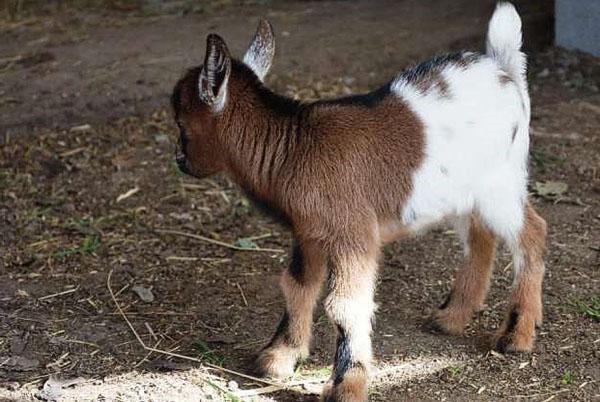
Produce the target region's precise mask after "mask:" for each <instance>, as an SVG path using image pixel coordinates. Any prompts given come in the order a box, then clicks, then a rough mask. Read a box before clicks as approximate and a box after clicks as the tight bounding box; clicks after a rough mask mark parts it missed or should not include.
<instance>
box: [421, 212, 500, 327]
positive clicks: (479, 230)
mask: <svg viewBox="0 0 600 402" xmlns="http://www.w3.org/2000/svg"><path fill="white" fill-rule="evenodd" d="M468 247H469V253H468V255H467V257H466V261H465V263H464V266H463V267H462V268H461V269H460V270H459V271H458V272H457V273H456V278H455V279H454V285H453V286H452V291H451V292H450V294H449V295H448V299H447V301H446V303H444V304H445V305H443V306H442V307H440V309H438V310H437V311H436V312H435V313H434V316H433V319H434V322H435V324H436V326H437V327H439V328H440V329H441V330H443V331H444V332H447V333H450V334H454V335H458V334H461V333H462V332H463V331H464V329H465V327H466V326H467V324H468V323H469V322H470V321H471V317H472V315H473V313H474V312H475V311H478V310H481V309H482V308H483V304H484V302H485V297H486V295H487V292H488V288H489V283H490V276H491V273H492V266H493V263H494V258H495V255H496V238H495V236H494V234H493V233H492V232H490V231H489V230H488V229H487V228H485V226H484V225H483V224H482V223H481V221H480V219H479V218H478V217H476V216H472V217H471V223H470V228H469V234H468Z"/></svg>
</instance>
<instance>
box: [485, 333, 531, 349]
mask: <svg viewBox="0 0 600 402" xmlns="http://www.w3.org/2000/svg"><path fill="white" fill-rule="evenodd" d="M533 340H534V336H533V335H524V334H517V333H514V332H513V333H506V332H503V333H501V334H499V335H497V336H496V338H495V340H494V350H496V351H497V352H500V353H504V354H507V353H527V352H531V350H532V349H533Z"/></svg>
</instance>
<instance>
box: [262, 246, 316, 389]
mask: <svg viewBox="0 0 600 402" xmlns="http://www.w3.org/2000/svg"><path fill="white" fill-rule="evenodd" d="M326 268H327V264H326V260H325V257H324V255H323V252H322V250H321V249H320V248H319V247H318V246H317V245H314V244H311V243H309V242H304V243H298V244H296V245H295V246H294V250H293V253H292V261H291V263H290V266H289V267H288V268H287V269H286V270H285V271H284V272H283V274H282V276H281V288H282V290H283V293H284V296H285V299H286V311H285V313H284V314H283V317H282V318H281V321H280V323H279V326H278V327H277V330H276V331H275V334H274V335H273V338H272V339H271V341H270V342H269V344H268V345H267V346H266V347H265V348H264V349H263V350H262V351H261V352H260V354H259V356H258V360H257V371H258V372H259V373H260V374H262V375H266V376H271V377H278V378H284V377H289V376H291V375H292V374H294V368H295V366H296V363H297V362H298V361H299V360H300V359H303V358H306V357H307V356H308V352H309V346H310V338H311V330H312V317H313V310H314V307H315V304H316V301H317V297H318V295H319V292H320V290H321V287H322V284H323V281H324V278H325V271H326Z"/></svg>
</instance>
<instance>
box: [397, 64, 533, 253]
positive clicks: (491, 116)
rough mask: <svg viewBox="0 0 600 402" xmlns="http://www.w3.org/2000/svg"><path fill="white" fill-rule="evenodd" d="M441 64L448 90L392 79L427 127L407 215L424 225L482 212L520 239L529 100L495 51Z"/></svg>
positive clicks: (505, 234) (506, 235)
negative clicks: (444, 92) (442, 91)
mask: <svg viewBox="0 0 600 402" xmlns="http://www.w3.org/2000/svg"><path fill="white" fill-rule="evenodd" d="M438 71H439V74H440V75H441V77H442V79H443V80H444V81H445V83H446V84H447V92H448V94H449V95H448V96H445V97H440V96H439V93H438V92H437V91H426V92H425V93H424V92H423V91H422V90H419V89H418V88H415V87H413V86H412V84H410V83H409V82H407V81H406V80H405V79H403V76H400V77H399V78H398V79H397V80H396V81H395V82H394V83H393V84H392V91H393V92H395V93H396V94H397V95H398V96H399V97H400V98H402V99H403V100H404V101H405V102H406V103H407V104H408V106H409V107H410V108H411V109H412V110H413V111H414V113H416V114H417V116H418V117H419V119H420V120H421V122H422V123H423V125H424V131H425V132H424V134H425V150H424V154H425V158H424V161H423V163H422V164H421V166H420V167H419V169H418V170H417V171H416V172H415V173H414V175H413V191H412V193H411V195H410V197H409V199H408V201H407V202H406V204H405V205H404V209H403V211H402V222H403V223H404V224H405V225H408V226H409V227H411V228H413V229H414V230H418V229H419V228H421V227H423V226H427V225H429V224H431V223H434V222H438V221H440V220H441V219H443V218H445V217H448V216H461V215H468V214H470V213H471V212H473V211H477V212H478V213H479V214H480V215H481V217H482V219H483V220H484V222H485V223H486V224H487V225H488V226H489V227H490V229H492V230H493V231H494V232H495V233H496V234H498V235H499V236H500V237H502V238H503V239H504V240H505V241H508V242H510V243H516V242H517V237H518V234H519V231H520V230H521V227H522V225H523V208H524V201H525V199H526V190H527V187H526V184H527V154H528V148H529V134H528V133H529V108H528V106H529V103H528V102H523V100H522V96H523V94H522V92H521V91H520V88H519V87H518V86H517V85H515V84H514V83H513V82H501V80H500V78H499V77H500V76H501V75H503V74H504V75H506V72H505V71H503V70H502V69H501V66H499V65H498V63H497V62H496V61H495V60H493V59H492V58H490V57H487V56H481V57H480V58H478V59H476V60H475V61H473V62H472V63H470V64H468V65H467V66H466V67H465V66H464V65H460V64H457V63H452V62H449V63H447V64H446V65H444V66H441V67H440V68H439V70H438ZM511 78H512V77H511ZM525 95H526V94H525Z"/></svg>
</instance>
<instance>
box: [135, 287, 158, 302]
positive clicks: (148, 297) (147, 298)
mask: <svg viewBox="0 0 600 402" xmlns="http://www.w3.org/2000/svg"><path fill="white" fill-rule="evenodd" d="M131 290H133V291H134V292H135V294H137V295H138V297H139V298H140V299H141V300H142V301H143V302H146V303H152V302H153V301H154V294H153V293H152V289H151V288H147V287H145V286H142V285H135V286H134V287H132V288H131Z"/></svg>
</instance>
